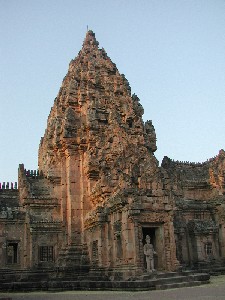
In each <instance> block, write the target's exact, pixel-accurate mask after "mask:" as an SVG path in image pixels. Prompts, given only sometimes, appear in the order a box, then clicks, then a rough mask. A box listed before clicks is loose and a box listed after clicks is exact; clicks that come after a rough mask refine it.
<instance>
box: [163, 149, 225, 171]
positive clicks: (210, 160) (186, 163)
mask: <svg viewBox="0 0 225 300" xmlns="http://www.w3.org/2000/svg"><path fill="white" fill-rule="evenodd" d="M224 153H225V152H224V150H220V151H219V154H218V155H216V156H214V157H212V158H209V159H207V160H206V161H204V162H190V161H179V160H174V159H171V158H169V157H167V159H168V160H169V161H170V162H172V163H173V164H175V165H178V166H179V165H183V166H192V167H201V166H206V165H208V164H210V163H212V162H214V161H215V160H216V159H218V158H219V157H220V156H222V155H224Z"/></svg>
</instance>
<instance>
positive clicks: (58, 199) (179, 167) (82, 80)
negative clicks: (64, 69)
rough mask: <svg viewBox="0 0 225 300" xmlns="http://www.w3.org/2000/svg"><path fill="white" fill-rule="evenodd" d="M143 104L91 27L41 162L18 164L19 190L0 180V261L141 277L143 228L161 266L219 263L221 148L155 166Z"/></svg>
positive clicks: (223, 231) (60, 272)
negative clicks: (197, 158) (205, 156)
mask: <svg viewBox="0 0 225 300" xmlns="http://www.w3.org/2000/svg"><path fill="white" fill-rule="evenodd" d="M143 112H144V110H143V108H142V106H141V104H140V100H139V99H138V97H137V96H136V95H135V94H133V95H131V88H130V86H129V83H128V81H127V79H126V78H125V76H124V75H123V74H120V73H119V71H118V69H117V67H116V65H115V64H114V63H113V62H112V61H111V59H110V58H109V57H108V55H107V53H106V52H105V50H104V49H99V47H98V42H97V41H96V38H95V34H94V33H93V32H92V31H88V32H87V34H86V38H85V40H84V43H83V47H82V49H81V51H80V52H79V54H78V56H77V57H76V58H75V59H74V60H72V61H71V62H70V64H69V70H68V73H67V75H66V76H65V78H64V80H63V82H62V86H61V88H60V90H59V93H58V95H57V97H56V99H55V101H54V105H53V107H52V109H51V112H50V114H49V117H48V121H47V128H46V131H45V134H44V137H43V138H42V139H41V142H40V146H39V154H38V164H39V170H38V171H29V170H25V169H24V166H23V165H20V166H19V189H18V190H17V186H15V188H13V187H14V186H13V185H12V186H11V189H10V185H9V184H3V185H2V186H1V187H0V208H1V210H0V244H1V246H2V248H1V250H0V251H2V255H0V266H1V268H8V269H13V268H15V269H28V270H30V269H31V270H39V271H40V270H47V271H48V272H47V273H46V272H44V273H43V274H42V275H43V276H44V274H45V275H46V274H48V276H49V278H59V280H61V279H63V278H64V279H65V280H80V279H81V278H84V277H85V278H95V277H97V278H99V279H101V280H106V279H107V280H122V279H128V278H138V276H140V275H143V274H144V273H145V272H146V260H145V257H144V251H143V247H144V244H145V239H146V236H150V237H151V243H152V244H153V247H154V249H155V252H156V253H155V256H154V261H155V268H156V269H157V270H158V271H159V270H162V271H174V270H175V269H177V268H178V267H179V266H180V265H185V266H189V267H190V266H193V265H195V266H196V265H198V264H199V263H203V262H205V263H212V262H220V263H221V261H222V259H223V258H224V253H225V251H224V250H225V224H224V220H225V210H224V205H225V204H224V197H225V196H224V192H225V191H224V188H225V183H224V171H225V152H224V151H223V150H221V151H220V153H219V155H218V156H217V157H215V158H214V159H211V160H209V161H207V162H205V163H203V164H195V163H187V162H182V163H181V162H175V161H172V160H171V159H169V158H167V157H165V158H164V160H163V163H162V166H161V167H159V165H158V161H157V159H156V158H155V156H154V152H155V151H156V149H157V147H156V134H155V129H154V126H153V124H152V121H147V122H145V123H144V122H143V120H142V115H143ZM35 274H38V278H41V277H42V275H40V274H41V273H35ZM87 274H88V275H87ZM82 276H84V277H82ZM87 276H89V277H87ZM57 282H58V281H57Z"/></svg>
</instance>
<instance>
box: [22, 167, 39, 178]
mask: <svg viewBox="0 0 225 300" xmlns="http://www.w3.org/2000/svg"><path fill="white" fill-rule="evenodd" d="M24 174H25V175H26V176H27V177H38V176H42V172H39V170H26V169H24Z"/></svg>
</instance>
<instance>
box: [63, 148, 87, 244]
mask: <svg viewBox="0 0 225 300" xmlns="http://www.w3.org/2000/svg"><path fill="white" fill-rule="evenodd" d="M80 177H81V174H80V156H79V153H78V152H77V151H72V150H71V149H70V150H69V151H68V150H67V157H66V184H67V207H66V208H67V228H68V242H69V244H72V243H76V244H80V243H81V227H82V226H81V218H82V215H83V214H82V211H81V186H80V182H81V178H80Z"/></svg>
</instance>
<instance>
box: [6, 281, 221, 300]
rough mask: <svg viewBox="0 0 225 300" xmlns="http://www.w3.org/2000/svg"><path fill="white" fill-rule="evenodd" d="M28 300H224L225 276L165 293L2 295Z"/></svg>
mask: <svg viewBox="0 0 225 300" xmlns="http://www.w3.org/2000/svg"><path fill="white" fill-rule="evenodd" d="M7 297H8V298H9V299H10V298H11V299H12V300H14V299H26V300H43V299H44V300H53V299H54V300H84V299H85V300H89V299H90V300H103V299H104V300H114V299H116V300H120V299H121V300H122V299H123V300H126V299H130V300H132V299H134V300H180V299H182V300H224V299H225V275H222V276H217V277H212V278H211V282H210V284H207V285H202V286H198V287H191V288H180V289H170V290H164V291H144V292H119V291H70V292H61V293H50V292H33V293H0V300H1V299H4V298H7Z"/></svg>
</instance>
